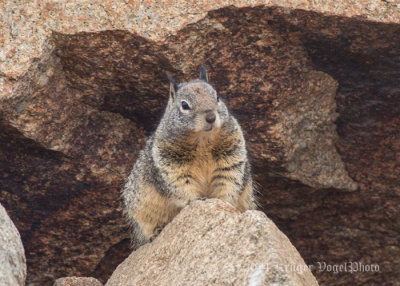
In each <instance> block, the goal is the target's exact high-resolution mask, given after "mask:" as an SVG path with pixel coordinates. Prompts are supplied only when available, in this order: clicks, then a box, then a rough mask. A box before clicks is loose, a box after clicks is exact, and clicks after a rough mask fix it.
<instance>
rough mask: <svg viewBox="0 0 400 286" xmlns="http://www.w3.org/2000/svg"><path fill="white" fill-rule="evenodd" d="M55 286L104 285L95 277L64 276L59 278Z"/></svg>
mask: <svg viewBox="0 0 400 286" xmlns="http://www.w3.org/2000/svg"><path fill="white" fill-rule="evenodd" d="M53 286H103V284H102V283H101V282H100V281H99V280H97V279H95V278H93V277H74V276H73V277H63V278H58V279H57V280H56V281H55V282H54V285H53Z"/></svg>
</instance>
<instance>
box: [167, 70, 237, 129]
mask: <svg viewBox="0 0 400 286" xmlns="http://www.w3.org/2000/svg"><path fill="white" fill-rule="evenodd" d="M167 75H168V79H169V81H170V94H169V101H168V106H167V112H166V113H165V116H167V117H168V118H167V121H168V123H169V124H173V126H171V127H172V128H177V129H178V130H181V131H187V132H193V133H196V132H210V131H216V130H219V128H221V126H222V125H223V124H224V122H225V121H226V120H227V119H228V118H229V113H228V109H227V107H226V105H225V104H224V103H223V102H222V100H221V99H220V98H219V96H218V94H217V92H216V91H215V89H214V88H213V87H212V86H211V85H210V84H209V83H208V77H207V73H206V69H205V68H204V66H202V67H201V72H200V79H195V80H192V81H190V82H185V83H181V84H179V85H177V84H176V83H175V81H174V80H173V79H172V77H171V76H170V75H169V74H167Z"/></svg>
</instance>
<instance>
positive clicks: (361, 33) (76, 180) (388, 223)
mask: <svg viewBox="0 0 400 286" xmlns="http://www.w3.org/2000/svg"><path fill="white" fill-rule="evenodd" d="M100 2H101V1H69V2H68V3H67V4H66V3H64V2H62V1H61V2H60V1H59V2H56V1H30V2H26V3H25V2H24V3H22V2H21V1H11V0H7V1H2V2H1V3H0V28H1V31H2V33H0V42H1V43H2V46H1V47H0V129H1V132H0V181H1V189H0V201H1V202H2V203H3V205H4V206H5V207H6V208H7V210H9V213H10V216H11V218H12V219H13V221H14V222H15V224H16V226H17V228H18V230H19V231H20V233H21V237H22V240H23V242H24V245H25V249H26V253H27V263H28V274H27V281H28V283H31V284H40V285H51V284H52V283H53V282H54V280H55V279H56V278H59V277H65V276H73V275H76V276H93V277H96V278H99V279H100V280H101V281H102V282H105V281H106V280H107V278H108V277H109V275H110V274H111V273H112V271H113V269H114V268H115V267H116V265H118V264H119V263H120V262H121V261H123V260H124V259H125V258H126V256H127V255H128V253H129V252H130V249H129V232H128V230H127V228H126V227H125V225H124V222H123V220H122V214H121V206H120V201H119V196H120V189H121V186H122V184H123V182H124V180H125V179H126V177H127V175H128V173H129V170H130V168H131V167H132V164H133V162H134V160H135V158H136V156H137V153H138V151H139V150H140V148H141V147H142V146H143V144H144V142H145V140H146V138H147V137H148V136H149V134H151V132H152V131H153V130H154V129H155V127H156V126H157V122H158V119H159V118H160V116H161V114H162V111H163V108H164V106H165V104H166V100H167V94H168V82H167V79H166V76H165V71H168V72H170V73H171V74H173V75H174V76H175V78H176V79H177V80H178V81H183V80H188V79H191V78H193V77H196V76H198V68H199V66H200V64H202V63H204V64H205V65H206V66H207V68H208V72H209V76H210V80H211V83H212V84H213V85H214V86H215V88H216V90H217V91H218V92H219V93H220V95H221V98H222V99H223V100H224V101H225V102H227V104H228V106H229V108H230V109H231V110H232V112H233V113H234V114H235V115H236V117H237V118H238V119H239V121H240V123H241V125H242V126H243V128H244V131H245V136H246V139H247V141H248V147H249V151H250V152H249V153H250V156H251V161H252V163H253V166H254V168H253V169H254V177H255V180H256V182H257V183H258V185H259V191H260V207H261V210H263V211H265V213H266V214H267V215H268V216H269V217H270V218H271V219H272V220H273V221H274V222H275V223H276V224H277V226H278V227H279V228H280V229H281V230H282V231H283V232H284V233H285V234H286V235H287V236H288V237H289V238H290V239H291V241H292V243H293V244H294V245H295V246H296V248H297V249H298V250H299V252H300V253H301V254H302V256H303V257H304V259H305V260H306V262H307V263H308V264H313V265H315V264H316V263H317V262H326V263H328V264H332V265H334V264H337V265H342V264H344V263H349V262H360V263H362V264H364V265H365V264H368V265H371V264H378V265H380V267H381V269H384V271H380V272H373V271H364V272H357V273H349V272H342V273H339V274H337V275H333V274H332V273H331V272H328V271H317V272H315V275H316V277H317V279H318V280H319V281H320V282H321V283H324V284H330V285H348V284H350V283H351V284H353V285H365V284H374V283H375V284H377V285H379V284H384V283H386V282H387V281H391V280H393V279H394V278H395V277H398V276H399V274H400V272H399V271H400V270H399V269H400V268H399V267H397V265H398V257H399V256H400V248H399V246H398V243H397V237H398V229H399V219H398V218H399V216H400V214H399V208H398V205H400V196H399V194H400V187H399V186H400V182H399V176H398V174H399V173H400V167H399V166H400V159H399V158H400V156H399V154H400V145H399V140H398V138H399V137H400V127H399V126H400V124H399V116H398V114H399V109H400V106H399V97H400V95H399V88H398V78H399V77H400V72H399V68H398V67H399V58H400V46H399V43H398V41H395V40H393V39H397V37H398V35H399V34H400V24H399V23H400V9H399V7H398V4H397V3H395V1H380V0H371V1H361V2H360V3H357V4H353V2H354V1H342V2H343V3H339V4H338V1H335V0H328V1H297V0H294V1H261V0H257V1H247V0H242V1H214V2H212V3H211V2H210V3H208V2H207V3H206V2H204V1H203V2H202V4H201V5H199V3H194V2H193V3H192V2H190V1H189V2H188V1H184V0H179V1H173V4H171V5H170V3H167V2H166V3H164V2H163V3H160V2H159V1H155V2H154V3H146V5H144V4H142V3H141V2H140V1H136V0H134V1H119V0H110V1H106V2H105V3H103V2H101V3H100ZM230 5H234V6H230ZM256 5H258V6H256ZM276 5H280V6H279V7H278V6H276ZM377 230H378V231H377Z"/></svg>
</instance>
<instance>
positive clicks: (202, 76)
mask: <svg viewBox="0 0 400 286" xmlns="http://www.w3.org/2000/svg"><path fill="white" fill-rule="evenodd" d="M200 79H202V80H204V81H205V82H208V76H207V71H206V67H205V66H204V65H201V68H200Z"/></svg>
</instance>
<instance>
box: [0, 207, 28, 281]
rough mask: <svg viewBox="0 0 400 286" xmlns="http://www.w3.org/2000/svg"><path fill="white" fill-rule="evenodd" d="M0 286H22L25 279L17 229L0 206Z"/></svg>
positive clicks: (22, 250) (24, 262)
mask: <svg viewBox="0 0 400 286" xmlns="http://www.w3.org/2000/svg"><path fill="white" fill-rule="evenodd" d="M0 265H1V267H0V285H4V286H8V285H9V286H23V285H25V278H26V259H25V253H24V246H23V245H22V241H21V237H20V235H19V233H18V230H17V228H16V227H15V225H14V224H13V222H12V221H11V219H10V217H9V216H8V214H7V212H6V210H5V209H4V207H3V206H2V205H1V204H0Z"/></svg>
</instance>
